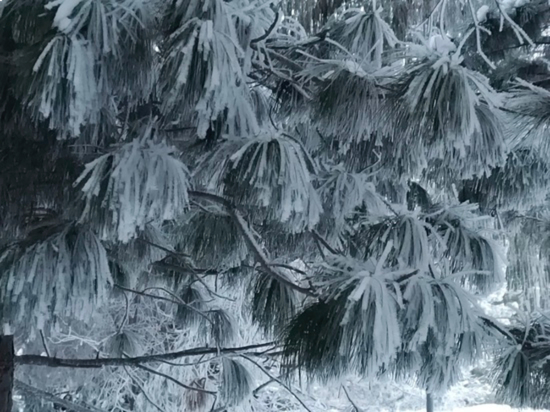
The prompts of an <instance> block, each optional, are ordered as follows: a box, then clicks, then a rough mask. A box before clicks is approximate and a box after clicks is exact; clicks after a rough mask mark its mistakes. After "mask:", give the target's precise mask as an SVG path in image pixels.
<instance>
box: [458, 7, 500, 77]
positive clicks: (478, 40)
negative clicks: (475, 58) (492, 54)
mask: <svg viewBox="0 0 550 412" xmlns="http://www.w3.org/2000/svg"><path fill="white" fill-rule="evenodd" d="M468 6H470V13H471V15H472V19H473V20H474V25H475V32H476V47H477V52H478V53H479V55H480V56H481V58H482V59H483V60H485V63H487V65H488V66H489V67H490V68H491V69H493V70H495V69H496V68H497V67H496V66H495V64H494V63H493V62H492V61H491V60H489V57H487V55H486V54H485V52H484V51H483V48H482V47H481V31H482V30H483V31H485V32H487V33H488V34H491V32H490V31H489V30H488V29H486V28H485V27H482V26H481V25H480V24H479V21H478V20H477V13H476V11H475V9H474V5H473V4H472V0H468ZM470 34H471V32H468V33H467V34H466V36H465V37H468V36H469V35H470Z"/></svg>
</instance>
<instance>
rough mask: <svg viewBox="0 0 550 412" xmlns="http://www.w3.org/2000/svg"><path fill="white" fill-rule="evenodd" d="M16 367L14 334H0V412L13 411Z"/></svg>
mask: <svg viewBox="0 0 550 412" xmlns="http://www.w3.org/2000/svg"><path fill="white" fill-rule="evenodd" d="M14 369H15V363H14V353H13V336H11V335H10V336H2V335H0V412H11V409H12V406H13V400H12V391H13V371H14Z"/></svg>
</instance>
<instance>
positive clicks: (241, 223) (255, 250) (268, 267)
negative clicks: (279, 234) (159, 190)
mask: <svg viewBox="0 0 550 412" xmlns="http://www.w3.org/2000/svg"><path fill="white" fill-rule="evenodd" d="M189 196H191V197H195V198H197V199H203V200H208V201H210V202H214V203H217V204H219V205H221V206H223V207H224V208H225V209H227V212H228V213H229V215H230V216H231V218H232V219H233V221H234V222H235V224H236V225H237V227H238V228H239V230H240V231H241V234H242V236H243V237H244V240H245V242H246V244H247V246H248V248H249V249H250V251H251V252H252V254H253V255H254V257H255V258H256V261H257V262H258V263H259V264H260V265H261V267H262V268H263V269H264V271H265V272H266V273H267V274H268V275H269V276H272V277H273V278H275V279H277V280H278V281H279V282H281V283H282V284H284V285H286V286H288V287H290V288H291V289H293V290H295V291H297V292H300V293H303V294H305V295H310V296H313V295H314V293H313V291H312V290H311V289H309V288H304V287H302V286H300V285H296V284H295V283H293V282H291V281H290V280H288V279H287V278H286V277H285V276H283V275H282V274H280V273H279V272H278V271H276V270H275V269H274V268H273V265H272V264H271V263H270V261H269V259H268V257H267V256H266V255H265V253H264V252H263V251H262V249H261V247H260V245H259V244H258V242H257V241H256V239H254V236H253V235H252V233H251V232H250V229H249V225H248V222H247V221H246V220H245V218H244V217H243V215H242V214H241V213H240V212H239V211H238V210H237V208H236V207H235V206H233V204H232V203H231V202H230V201H229V200H227V199H226V198H224V197H222V196H219V195H215V194H212V193H207V192H199V191H190V192H189Z"/></svg>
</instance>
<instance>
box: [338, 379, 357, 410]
mask: <svg viewBox="0 0 550 412" xmlns="http://www.w3.org/2000/svg"><path fill="white" fill-rule="evenodd" d="M342 389H343V390H344V393H345V394H346V398H348V401H349V403H351V405H352V406H353V409H354V412H361V409H359V406H357V405H356V404H355V402H353V400H352V399H351V396H349V393H348V390H347V389H346V387H345V386H344V385H342Z"/></svg>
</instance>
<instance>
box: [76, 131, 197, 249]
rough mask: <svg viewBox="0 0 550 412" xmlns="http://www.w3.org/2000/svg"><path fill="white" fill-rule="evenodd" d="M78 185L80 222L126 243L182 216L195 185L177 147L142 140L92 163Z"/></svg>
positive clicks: (101, 235) (78, 180)
mask: <svg viewBox="0 0 550 412" xmlns="http://www.w3.org/2000/svg"><path fill="white" fill-rule="evenodd" d="M146 137H147V134H146ZM75 186H78V187H80V189H81V190H82V192H83V200H84V203H85V206H84V210H83V212H82V215H81V217H80V221H81V222H89V223H91V224H93V225H97V226H98V230H99V232H100V237H101V238H102V239H104V240H117V241H120V242H123V243H124V242H128V241H130V240H131V239H133V238H134V237H135V236H136V235H137V233H138V231H141V230H144V229H145V226H146V225H147V224H156V225H159V224H161V223H162V222H164V221H167V220H172V219H175V218H176V217H179V216H181V215H182V214H183V213H184V212H185V211H186V209H187V208H188V206H189V197H188V194H187V192H188V190H189V189H190V188H191V182H190V175H189V170H188V169H187V166H186V165H185V164H183V163H182V162H181V161H180V160H179V159H178V158H177V157H175V156H174V149H173V148H171V147H169V146H167V145H166V144H165V143H163V142H160V143H155V142H154V141H152V140H149V139H147V138H144V139H136V140H133V141H132V142H130V143H126V144H124V145H122V146H121V147H120V148H118V149H117V150H115V151H114V152H111V153H108V154H105V155H103V156H101V157H99V158H97V159H96V160H94V161H92V162H91V163H88V164H87V165H86V167H85V170H84V172H82V174H81V175H80V177H79V178H78V179H77V180H76V182H75Z"/></svg>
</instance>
